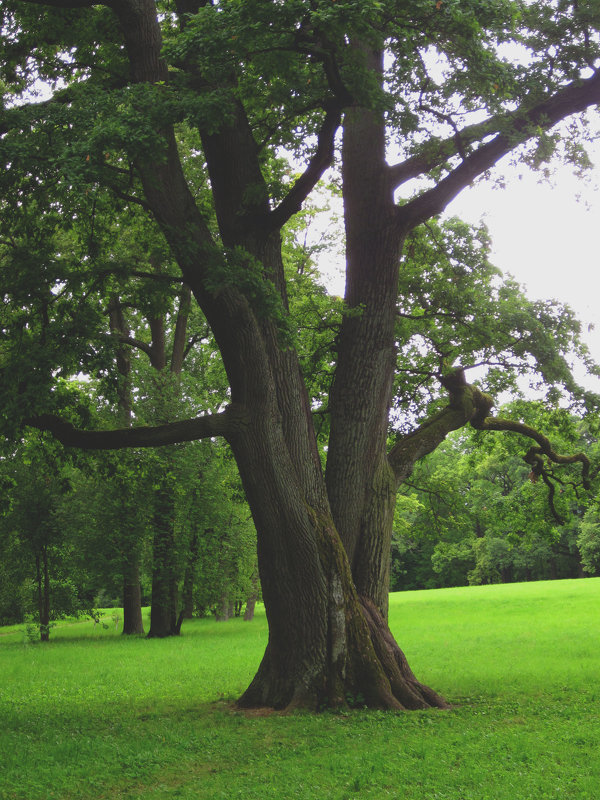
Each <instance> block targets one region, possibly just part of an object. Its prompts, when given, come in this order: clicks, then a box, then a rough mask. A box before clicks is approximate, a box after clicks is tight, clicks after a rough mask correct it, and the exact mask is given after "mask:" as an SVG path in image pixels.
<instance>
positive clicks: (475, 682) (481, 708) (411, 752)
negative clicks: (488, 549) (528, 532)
mask: <svg viewBox="0 0 600 800" xmlns="http://www.w3.org/2000/svg"><path fill="white" fill-rule="evenodd" d="M110 613H111V612H107V617H106V623H107V624H108V626H109V627H108V628H106V629H105V628H102V627H101V626H97V627H96V629H94V627H93V624H92V623H91V622H90V621H86V622H83V621H80V622H70V623H67V622H65V623H61V624H59V626H57V627H56V628H55V629H53V630H52V633H51V641H50V642H49V643H48V644H46V645H40V644H31V643H29V642H28V640H27V637H26V636H25V634H24V633H23V630H22V627H21V628H19V627H18V626H17V628H16V629H8V628H4V629H0V798H2V800H25V799H26V800H38V798H39V800H42V799H43V800H50V799H51V798H55V799H56V800H71V799H73V798H81V799H83V798H85V799H86V800H87V799H89V800H92V798H93V800H103V799H104V798H139V799H140V800H141V799H142V798H143V800H161V799H162V798H187V799H189V800H192V798H193V799H194V800H196V798H223V799H224V800H225V799H226V800H231V799H232V798H243V800H266V799H267V798H273V799H275V798H277V800H282V798H294V800H313V798H314V799H315V800H316V798H326V799H327V800H330V799H331V800H353V798H360V799H361V800H363V798H373V800H380V799H381V798H402V800H437V798H443V799H444V800H487V799H489V800H526V799H528V798H531V800H545V799H547V798H556V800H559V798H560V800H565V798H581V800H593V799H594V798H597V797H600V687H599V684H598V679H599V678H600V625H599V623H600V579H588V580H582V581H557V582H543V583H531V584H516V585H508V586H489V587H472V588H467V589H445V590H435V591H429V592H406V593H402V594H396V595H392V597H391V603H390V623H391V627H392V629H393V630H394V632H395V633H396V635H397V637H398V640H399V641H400V643H401V644H402V646H403V647H404V649H405V652H406V654H407V656H408V658H409V661H410V663H411V665H412V667H413V669H414V670H415V672H416V674H417V676H418V677H419V678H420V679H422V680H424V681H425V682H427V683H429V684H430V685H432V686H434V687H435V688H436V689H437V690H438V691H440V692H441V693H442V694H444V695H445V696H446V697H447V698H448V699H449V700H451V701H452V702H453V703H454V704H455V707H454V709H453V710H451V711H449V712H440V711H430V712H409V713H399V714H396V713H394V714H392V713H385V712H368V711H352V712H349V713H337V714H333V713H326V714H321V715H310V714H294V715H291V716H281V715H270V716H260V715H244V714H240V713H235V712H233V711H231V709H230V705H229V701H231V700H232V699H234V698H235V697H236V696H238V695H239V694H240V693H241V691H242V690H243V689H244V688H245V686H246V685H247V683H248V682H249V681H250V679H251V677H252V675H253V673H254V671H255V669H256V667H257V665H258V662H259V660H260V657H261V655H262V652H263V650H264V646H265V643H266V639H267V629H266V623H265V619H264V615H263V614H262V613H260V611H259V613H258V615H257V618H256V619H255V620H254V622H252V623H244V622H243V621H242V620H232V621H230V622H227V623H216V622H213V621H212V620H198V621H193V622H191V623H185V624H184V629H183V635H182V636H181V637H179V638H177V639H169V640H162V641H161V640H144V639H139V638H134V639H126V638H125V637H122V636H119V635H118V634H117V633H116V632H115V629H114V624H113V623H112V620H111V619H110Z"/></svg>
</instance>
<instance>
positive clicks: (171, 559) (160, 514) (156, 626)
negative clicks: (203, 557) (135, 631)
mask: <svg viewBox="0 0 600 800" xmlns="http://www.w3.org/2000/svg"><path fill="white" fill-rule="evenodd" d="M155 502H156V507H155V512H154V517H153V527H154V540H153V545H152V559H153V564H152V603H151V607H150V631H149V632H148V637H150V638H155V637H158V638H164V637H165V636H175V635H177V633H178V629H177V571H176V558H175V539H174V530H173V515H174V508H173V492H172V491H171V488H170V487H169V486H167V485H165V482H164V480H163V481H162V484H161V485H160V486H159V488H158V490H157V491H156V493H155Z"/></svg>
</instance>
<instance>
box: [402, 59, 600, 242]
mask: <svg viewBox="0 0 600 800" xmlns="http://www.w3.org/2000/svg"><path fill="white" fill-rule="evenodd" d="M598 103H600V70H598V71H596V72H595V74H594V75H593V76H592V77H591V78H587V79H585V80H577V81H573V82H572V83H570V84H568V85H567V86H565V87H564V88H563V89H560V90H558V91H557V92H555V93H554V94H553V95H552V96H550V97H549V98H547V99H546V100H544V101H543V102H541V103H538V105H536V106H534V107H533V108H532V109H530V110H529V111H527V112H524V113H521V114H520V115H518V116H515V117H514V119H513V120H512V124H511V127H510V129H509V130H507V131H505V132H502V133H499V134H498V135H497V136H495V137H494V138H493V139H492V140H491V141H490V142H486V143H485V144H482V145H481V146H480V147H478V148H477V150H475V151H474V152H473V153H471V154H470V155H468V156H467V157H466V158H465V159H464V160H463V161H462V162H461V164H459V166H458V167H456V168H455V169H454V170H452V172H450V174H449V175H447V176H446V177H445V178H443V179H442V180H441V181H440V182H439V183H438V184H437V185H436V186H435V187H433V188H432V189H429V190H428V191H426V192H424V193H423V194H421V195H419V196H418V197H416V198H415V199H414V200H411V201H410V202H408V203H406V204H405V205H404V206H402V207H401V208H400V209H399V215H400V218H401V220H402V223H403V224H408V225H409V227H414V226H416V225H418V224H420V223H421V222H424V221H425V220H427V219H429V218H430V217H432V216H435V215H436V214H439V213H441V212H442V211H443V210H444V209H445V207H446V206H447V205H448V203H450V202H451V200H453V199H454V198H455V197H456V196H457V195H458V194H459V192H461V191H462V189H464V188H465V187H466V186H468V185H469V184H471V183H472V182H473V181H474V180H475V178H477V177H478V176H479V175H481V174H482V173H483V172H485V171H486V170H488V169H490V168H491V167H493V166H494V164H496V163H497V162H498V161H499V160H500V159H501V158H502V157H503V156H505V155H506V154H507V153H509V152H510V151H511V150H513V149H514V148H515V147H516V146H517V145H519V144H523V143H524V142H526V141H527V140H528V139H530V138H531V137H532V136H534V135H535V134H536V133H537V132H538V130H543V131H546V130H549V129H550V128H552V127H553V126H554V125H556V124H557V123H558V122H560V121H561V120H563V119H565V117H568V116H570V115H571V114H575V113H578V112H581V111H585V110H586V109H587V108H588V107H589V106H592V105H595V104H598ZM461 138H463V141H464V137H462V136H461ZM455 148H456V144H454V154H455V153H456V149H455ZM446 158H447V156H446V155H445V154H444V157H443V159H442V160H445V159H446ZM440 163H441V162H440Z"/></svg>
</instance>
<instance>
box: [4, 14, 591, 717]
mask: <svg viewBox="0 0 600 800" xmlns="http://www.w3.org/2000/svg"><path fill="white" fill-rule="evenodd" d="M599 23H600V9H599V8H598V6H597V3H595V2H585V3H571V2H566V0H553V1H552V2H549V3H543V4H542V3H531V2H521V0H502V2H498V3H493V4H490V3H488V2H483V1H482V0H468V2H465V1H464V0H463V1H462V2H458V0H437V2H434V1H433V0H418V2H414V3H410V4H407V3H404V2H401V1H399V0H360V1H358V0H335V2H334V0H272V1H269V2H264V1H262V0H243V1H242V0H213V2H210V1H209V0H177V1H176V2H171V1H170V0H164V1H163V0H161V1H160V2H154V0H122V2H117V1H116V0H104V2H95V1H94V0H6V2H3V3H2V6H1V7H0V24H1V25H2V29H3V33H4V36H3V39H2V43H1V45H0V82H1V86H2V90H3V106H2V116H1V118H0V156H1V158H2V171H1V173H0V202H1V203H2V215H1V219H0V293H1V294H2V298H3V304H2V309H1V312H0V313H1V318H0V330H1V338H0V378H1V381H2V395H1V398H0V419H1V422H2V433H3V449H2V455H1V460H0V482H1V485H2V516H1V517H0V551H1V558H0V564H1V566H0V570H1V575H0V577H1V578H2V582H1V587H2V588H1V589H0V592H1V594H0V615H1V617H2V620H1V621H5V622H8V621H15V620H33V621H34V624H36V625H37V626H38V627H39V631H40V635H41V637H42V638H43V639H47V638H49V636H50V629H51V625H52V622H53V621H54V620H55V619H56V617H58V616H60V615H64V614H73V613H87V614H91V615H93V614H95V613H96V610H97V609H98V608H99V607H105V606H112V605H118V607H122V608H123V630H124V632H125V633H128V634H141V633H142V632H144V633H147V635H148V637H150V638H167V637H171V636H174V635H177V634H178V633H180V631H181V628H182V625H185V623H184V620H185V618H186V617H187V618H189V616H190V615H194V614H210V613H212V614H214V615H216V616H218V617H220V618H226V617H228V616H230V615H231V614H232V613H233V614H236V613H242V609H243V610H244V613H247V616H248V617H251V616H252V609H253V604H254V603H255V602H256V601H257V599H258V597H259V596H260V599H261V600H262V602H263V603H264V608H265V613H266V618H267V622H268V627H269V638H268V643H267V645H266V649H265V652H264V656H263V658H262V661H261V663H260V666H259V668H258V671H257V672H256V675H255V676H254V678H253V679H252V681H251V683H250V685H249V686H248V687H247V689H246V690H245V692H244V693H243V694H242V696H241V697H240V698H239V700H238V704H239V707H240V708H242V707H243V708H262V707H269V708H272V709H277V710H281V709H287V710H293V709H297V708H303V709H310V710H315V709H321V708H323V707H327V708H329V707H331V708H338V707H342V706H345V705H347V703H348V700H347V698H348V697H361V698H362V700H363V701H364V704H365V705H366V706H367V707H369V708H375V709H388V710H399V709H421V710H422V709H427V708H447V707H448V702H447V701H446V700H445V698H443V697H442V696H441V695H440V694H438V693H437V692H436V691H435V689H434V688H431V687H429V686H427V685H426V684H424V683H422V682H421V681H420V680H419V679H418V678H417V677H416V676H415V674H414V673H413V671H412V669H411V667H410V666H409V663H408V660H407V658H406V656H405V655H404V653H403V651H402V649H401V644H402V643H401V642H400V643H397V642H396V640H395V638H394V635H393V633H392V631H391V630H390V628H389V625H388V595H389V591H390V588H392V589H411V588H423V587H424V588H434V587H441V586H460V585H466V584H486V583H497V582H501V581H508V582H510V581H528V580H536V579H540V578H549V577H557V578H558V577H575V576H583V575H586V574H587V575H596V574H597V572H598V567H599V554H600V546H599V544H598V532H597V531H598V521H597V519H598V513H599V510H598V505H597V499H596V491H597V487H596V478H597V466H596V465H597V463H598V452H597V428H598V410H599V408H600V396H599V395H598V394H597V393H595V392H594V391H592V390H590V389H589V388H588V386H587V384H586V386H581V385H579V383H578V382H577V380H576V379H575V377H574V373H573V364H574V363H575V362H578V363H583V364H584V365H585V367H586V368H587V371H588V373H589V375H590V376H591V377H592V378H593V377H594V376H595V377H596V378H597V377H598V375H600V370H599V368H598V366H597V365H595V364H594V362H593V360H592V359H591V357H590V354H589V352H588V350H587V348H586V346H585V344H584V343H583V340H582V330H581V324H580V323H579V321H578V320H577V319H576V318H575V315H574V314H573V312H572V311H571V310H570V309H569V308H568V307H567V306H565V305H564V304H562V303H560V302H558V301H553V300H550V299H549V300H547V301H537V300H531V299H529V298H528V297H527V296H526V294H525V292H524V290H523V289H522V287H521V286H520V285H519V283H518V282H517V281H516V280H515V279H514V278H512V277H510V276H503V275H502V274H501V273H500V272H499V271H498V269H497V268H496V267H495V266H494V265H493V264H492V263H490V255H489V254H490V241H489V236H488V234H487V231H486V229H485V227H484V226H483V225H480V226H475V227H473V226H470V225H467V224H465V223H464V222H462V221H461V220H459V219H456V218H449V217H447V216H444V211H445V209H446V208H447V206H448V205H449V203H450V202H451V201H452V199H453V198H455V197H456V196H457V195H458V194H459V193H460V192H461V191H462V190H463V189H465V188H466V187H468V186H470V185H471V184H472V183H473V182H475V181H477V180H498V181H501V179H502V170H503V169H504V168H505V165H506V159H512V160H513V161H515V162H517V163H520V164H522V165H523V167H524V168H529V169H532V170H538V171H539V172H540V174H542V175H545V174H546V173H547V174H548V175H549V174H550V173H551V169H552V165H553V164H556V163H565V164H569V165H570V166H571V168H572V169H573V170H575V171H577V172H578V174H581V175H583V174H585V173H586V171H589V170H590V169H591V168H592V166H593V165H592V164H591V161H590V158H589V155H588V153H587V150H586V145H587V144H588V143H589V142H591V141H594V140H595V138H596V137H597V133H598V117H597V107H598V105H599V104H600V37H599V33H598V28H599ZM339 209H341V211H339ZM324 220H325V222H324ZM315 230H316V231H317V233H318V235H316V236H315V235H314V232H315ZM309 231H311V235H309ZM336 247H342V248H343V251H344V260H345V275H346V284H345V292H344V297H343V298H340V297H335V296H331V295H330V294H329V293H328V292H327V289H326V286H325V284H324V280H323V277H322V275H321V273H320V271H319V270H321V272H323V271H324V270H325V267H324V265H325V263H326V261H327V257H328V252H329V251H330V249H331V248H336ZM147 603H149V604H150V607H151V613H150V622H149V629H148V630H144V626H143V622H142V615H141V608H142V604H147Z"/></svg>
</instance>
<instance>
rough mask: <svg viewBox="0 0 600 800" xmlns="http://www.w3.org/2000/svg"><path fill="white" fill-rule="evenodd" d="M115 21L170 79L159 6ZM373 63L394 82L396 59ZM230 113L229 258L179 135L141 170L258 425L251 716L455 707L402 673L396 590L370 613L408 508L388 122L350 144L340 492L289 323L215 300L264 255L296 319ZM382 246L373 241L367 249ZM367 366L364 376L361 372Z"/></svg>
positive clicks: (254, 153)
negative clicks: (393, 407) (373, 547)
mask: <svg viewBox="0 0 600 800" xmlns="http://www.w3.org/2000/svg"><path fill="white" fill-rule="evenodd" d="M152 5H153V4H152ZM115 12H116V13H117V15H118V17H119V19H120V22H121V26H122V30H123V32H124V36H125V43H126V48H127V53H128V56H129V60H130V64H131V74H132V77H133V80H134V81H136V82H146V81H147V82H150V83H152V84H155V83H157V82H160V81H167V80H168V75H167V71H166V67H165V65H164V63H163V62H162V61H161V41H160V30H159V27H158V23H157V21H156V18H155V16H154V21H153V22H152V24H150V22H151V20H150V16H151V15H155V9H154V10H152V9H150V4H149V2H148V0H142V2H141V3H136V4H133V3H127V4H116V5H115ZM369 58H370V59H371V60H373V68H374V69H377V70H379V73H381V72H382V59H381V55H380V54H376V53H375V54H369ZM192 79H193V78H192ZM198 88H199V90H201V89H202V86H201V85H200V86H199V87H198ZM229 101H230V103H231V106H230V109H229V110H230V115H229V117H228V120H227V122H224V123H223V124H222V125H221V127H220V129H219V131H218V132H217V133H215V132H214V130H211V131H210V132H209V131H206V130H201V131H200V133H201V136H202V143H203V149H204V155H205V158H206V162H207V166H208V172H209V177H210V181H211V187H212V191H213V196H214V201H215V210H216V214H217V219H218V223H219V230H220V235H221V239H220V242H219V246H218V247H217V246H215V241H214V238H213V236H212V234H211V232H210V230H209V229H208V227H207V224H206V221H205V220H204V219H203V217H202V215H201V214H200V212H199V210H198V208H197V206H196V203H195V200H194V198H193V196H192V194H191V192H190V190H189V187H188V185H187V183H186V180H185V177H184V174H183V170H182V166H181V162H180V159H179V156H178V152H177V144H176V141H175V137H174V134H173V131H172V130H171V129H169V130H167V131H162V132H161V136H162V139H163V141H164V142H165V145H164V148H163V150H162V152H160V153H156V157H155V158H154V159H153V160H152V161H150V160H149V159H148V160H144V161H141V162H138V163H137V168H138V170H139V174H140V177H141V180H142V182H143V185H144V194H145V198H146V201H147V203H148V204H149V206H150V207H151V208H152V211H153V213H154V216H155V218H156V220H157V222H158V224H159V225H160V226H161V228H162V230H163V233H164V235H165V237H166V239H167V241H168V242H169V244H170V245H171V251H172V253H173V256H174V257H175V258H176V259H177V261H178V263H179V266H180V268H181V270H182V274H183V277H184V280H185V282H186V283H187V284H188V285H189V286H190V287H191V289H192V292H193V295H194V297H195V298H196V300H197V301H198V303H199V305H200V307H201V308H202V310H203V311H204V313H205V316H206V318H207V320H208V322H209V324H210V326H211V328H212V330H213V333H214V335H215V339H216V341H217V343H218V346H219V349H220V352H221V355H222V357H223V363H224V365H225V369H226V371H227V375H228V379H229V382H230V387H231V406H232V408H236V409H239V410H240V411H241V412H242V416H241V417H240V421H238V422H237V423H236V424H235V425H233V426H232V427H231V429H229V430H228V431H227V433H226V437H227V439H228V441H229V443H230V445H231V446H232V449H233V451H234V455H235V458H236V461H237V464H238V468H239V471H240V476H241V478H242V482H243V485H244V489H245V492H246V496H247V499H248V502H249V505H250V508H251V511H252V515H253V519H254V523H255V526H256V529H257V541H258V564H259V573H260V579H261V584H262V591H263V598H264V603H265V610H266V614H267V619H268V623H269V642H268V645H267V649H266V652H265V654H264V657H263V660H262V662H261V665H260V667H259V670H258V672H257V674H256V676H255V678H254V680H253V681H252V683H251V685H250V686H249V687H248V689H247V691H246V692H245V693H244V695H243V696H242V698H241V699H240V705H241V706H245V707H248V706H256V705H259V706H270V707H273V708H279V709H281V708H294V707H297V706H304V707H309V708H313V709H314V708H319V707H321V706H322V705H324V704H326V705H339V704H343V703H347V702H356V703H365V704H366V705H368V706H371V707H377V708H394V709H397V708H426V707H428V706H430V705H436V706H443V705H444V702H443V700H441V698H438V697H437V695H435V694H434V693H432V692H430V691H429V690H426V689H424V688H422V687H420V685H419V684H418V683H417V682H416V681H414V677H413V676H412V674H409V672H407V671H406V669H405V668H403V667H401V664H402V663H403V662H402V658H401V657H400V656H399V655H398V653H397V651H396V650H395V649H394V647H393V646H392V644H391V642H390V640H391V641H392V642H393V638H392V637H391V634H390V633H389V630H388V629H387V626H386V625H385V622H384V621H383V617H382V616H381V613H380V611H384V609H383V608H382V609H380V611H379V610H378V609H377V606H376V605H375V603H377V602H378V603H379V605H380V606H382V605H383V602H382V596H383V595H382V593H381V592H380V593H379V595H378V596H377V598H375V599H372V598H370V597H367V598H366V599H365V600H364V602H363V603H361V601H360V599H359V596H358V594H357V592H356V589H355V587H354V583H353V580H352V573H351V565H352V566H353V567H354V566H355V562H356V553H357V552H359V551H360V548H361V542H360V537H361V535H362V531H363V528H364V527H365V524H364V520H368V521H369V525H370V526H371V528H373V529H374V527H375V524H376V521H377V520H380V521H381V520H384V521H385V524H388V522H387V521H388V518H389V515H390V508H391V509H393V506H390V504H389V500H388V499H387V496H386V499H385V502H386V504H387V505H386V509H385V510H384V512H383V514H382V513H380V512H379V511H377V505H376V492H375V493H374V491H373V480H374V478H375V477H376V476H380V477H381V480H382V481H383V485H384V486H386V487H387V477H386V469H385V466H383V465H384V464H385V462H384V455H385V446H386V437H387V424H388V418H387V413H388V410H389V405H390V399H391V388H392V376H393V371H394V363H395V349H394V321H395V304H396V293H397V277H398V257H399V249H400V244H401V241H402V231H401V230H400V229H399V228H398V227H396V225H395V222H394V220H395V219H396V218H397V217H396V214H395V210H394V205H393V198H392V191H391V185H390V183H389V180H388V175H387V172H386V169H387V166H386V163H385V141H384V129H383V119H382V118H380V117H378V116H377V115H376V114H374V113H371V112H368V111H366V110H365V109H360V108H357V109H351V110H350V111H349V112H348V119H349V120H351V124H350V125H349V126H348V130H349V132H350V134H349V138H347V139H346V140H345V145H344V146H345V150H346V153H345V155H349V156H350V158H349V161H348V165H349V168H348V169H346V167H345V168H344V169H345V172H344V184H345V203H346V207H347V212H348V213H347V214H346V221H347V233H348V241H349V253H350V254H354V256H351V258H350V261H351V263H350V264H349V268H348V284H347V291H346V301H347V304H348V307H349V308H350V310H351V311H352V312H353V313H351V314H348V315H345V317H344V322H343V325H342V331H341V334H340V336H339V361H338V370H337V372H336V378H335V384H334V389H333V391H332V404H330V405H331V418H332V436H331V442H330V445H331V446H330V450H329V456H330V457H331V458H332V461H331V469H330V464H329V461H328V480H327V486H326V485H325V482H324V480H323V475H322V470H321V463H320V458H319V452H318V448H317V441H316V436H315V432H314V427H313V424H312V416H311V408H310V403H309V398H308V396H307V392H306V388H305V386H304V383H303V380H302V375H301V370H300V366H299V361H298V357H297V355H296V353H295V352H294V351H293V350H292V349H291V348H289V347H287V346H283V347H282V333H283V331H282V330H281V326H280V325H279V324H278V322H277V320H276V315H270V313H269V312H268V311H267V310H266V305H267V304H266V303H265V302H264V300H265V298H261V296H260V293H258V294H256V293H255V292H254V291H253V289H252V288H251V287H250V288H246V289H244V286H243V281H242V282H241V283H240V281H238V280H237V279H235V280H234V279H233V278H231V279H230V280H225V281H224V283H223V285H220V286H218V288H217V290H214V288H211V286H212V287H214V280H215V275H214V274H212V273H211V270H212V269H213V267H214V264H215V263H217V262H218V264H219V269H218V270H217V273H218V274H220V272H219V270H222V273H223V275H225V276H227V275H232V273H231V265H230V264H228V262H227V256H226V255H225V256H223V255H222V253H223V251H222V250H221V249H220V247H221V246H224V247H225V248H226V249H227V251H229V252H234V251H235V252H237V253H247V254H249V256H250V258H249V259H248V263H247V264H246V265H242V268H245V269H246V271H247V272H248V274H252V266H251V265H252V263H253V262H255V263H260V264H262V266H263V276H264V278H266V279H267V280H268V281H269V283H268V286H269V287H274V289H275V290H276V291H277V293H278V299H279V300H280V301H281V311H282V312H283V313H285V310H286V308H287V299H286V293H285V277H284V270H283V265H282V259H281V243H280V237H279V233H278V229H277V228H273V227H271V224H272V215H271V210H270V206H269V197H268V191H267V187H266V184H265V182H264V178H263V176H262V173H261V167H260V163H259V157H258V150H257V147H256V142H255V140H254V137H253V134H252V131H251V129H250V126H249V124H248V119H247V117H246V115H245V112H244V109H243V107H242V105H241V103H240V102H239V100H237V99H236V98H235V96H234V95H233V94H232V96H231V97H230V98H229ZM361 120H365V123H364V124H363V123H362V122H361ZM352 154H353V155H352ZM369 154H370V155H369ZM359 155H360V156H367V158H366V160H365V158H359V157H358V156H359ZM346 190H349V191H346ZM381 198H383V201H382V200H381ZM363 216H364V221H363V222H361V219H362V217H363ZM350 222H353V223H357V226H354V228H352V227H351V226H350V225H349V223H350ZM366 233H368V235H369V238H368V240H364V241H363V235H364V234H366ZM373 247H375V248H376V249H375V250H373ZM235 268H236V269H240V267H239V266H238V267H235ZM265 291H267V284H265ZM245 292H246V293H245ZM268 292H271V289H269V290H268ZM268 299H269V300H270V301H272V300H274V299H275V298H274V297H271V296H270V295H269V298H268ZM363 335H364V338H363ZM361 340H362V344H361ZM356 353H358V354H359V357H360V363H353V359H354V357H355V354H356ZM367 398H368V400H369V403H370V405H369V408H367V409H365V408H363V403H364V401H365V400H366V399H367ZM334 428H335V432H334ZM332 449H333V451H334V452H333V454H332V452H331V451H332ZM328 492H329V497H328ZM330 502H331V505H330ZM354 510H356V515H355V516H353V515H354ZM332 512H333V514H332ZM336 526H337V527H336ZM367 527H368V525H367ZM338 530H339V533H338ZM386 535H387V534H386ZM340 536H341V537H342V539H340ZM342 540H343V544H342ZM344 547H346V550H345V549H344ZM367 549H368V548H367V546H366V545H365V546H364V547H363V550H365V551H366V550H367ZM384 550H385V546H382V547H381V548H379V553H380V556H379V557H378V561H379V564H378V567H377V569H378V570H379V572H381V571H383V572H385V570H386V569H387V566H385V564H386V561H385V559H387V558H389V553H384ZM348 559H350V562H349V560H348ZM386 590H387V587H385V591H386ZM371 603H373V605H371ZM373 608H375V611H373ZM367 609H368V612H367ZM378 615H379V616H378Z"/></svg>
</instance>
